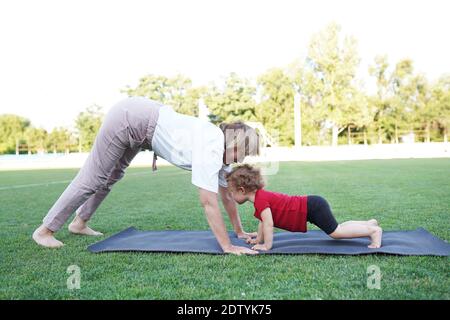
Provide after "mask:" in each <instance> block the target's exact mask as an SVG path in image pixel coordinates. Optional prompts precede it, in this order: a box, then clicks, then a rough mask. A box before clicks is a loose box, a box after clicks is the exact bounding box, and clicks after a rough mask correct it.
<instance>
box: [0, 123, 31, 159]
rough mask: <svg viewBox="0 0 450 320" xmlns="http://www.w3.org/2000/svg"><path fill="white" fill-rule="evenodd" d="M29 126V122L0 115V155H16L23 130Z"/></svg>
mask: <svg viewBox="0 0 450 320" xmlns="http://www.w3.org/2000/svg"><path fill="white" fill-rule="evenodd" d="M29 126H30V120H28V119H26V118H23V117H20V116H17V115H13V114H4V115H0V153H14V152H16V153H18V152H19V150H18V147H19V144H20V142H21V140H22V139H23V134H24V132H25V129H26V128H28V127H29Z"/></svg>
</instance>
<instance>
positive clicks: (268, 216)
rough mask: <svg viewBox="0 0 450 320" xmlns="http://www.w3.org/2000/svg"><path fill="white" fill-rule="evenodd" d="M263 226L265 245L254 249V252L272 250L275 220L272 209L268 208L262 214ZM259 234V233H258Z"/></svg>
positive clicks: (256, 246) (258, 245) (259, 245)
mask: <svg viewBox="0 0 450 320" xmlns="http://www.w3.org/2000/svg"><path fill="white" fill-rule="evenodd" d="M261 219H262V222H261V225H262V235H263V238H264V243H263V244H257V245H255V246H253V247H252V249H253V250H270V249H272V245H273V219H272V211H270V208H266V209H264V210H263V212H261ZM258 234H259V232H258Z"/></svg>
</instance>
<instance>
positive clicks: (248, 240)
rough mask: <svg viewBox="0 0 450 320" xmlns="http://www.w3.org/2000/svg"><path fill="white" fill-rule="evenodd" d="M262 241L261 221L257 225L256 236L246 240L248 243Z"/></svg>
mask: <svg viewBox="0 0 450 320" xmlns="http://www.w3.org/2000/svg"><path fill="white" fill-rule="evenodd" d="M263 241H264V234H263V223H262V222H260V223H259V225H258V234H257V236H256V238H255V239H251V238H250V239H247V241H246V242H247V243H250V244H258V243H261V242H263Z"/></svg>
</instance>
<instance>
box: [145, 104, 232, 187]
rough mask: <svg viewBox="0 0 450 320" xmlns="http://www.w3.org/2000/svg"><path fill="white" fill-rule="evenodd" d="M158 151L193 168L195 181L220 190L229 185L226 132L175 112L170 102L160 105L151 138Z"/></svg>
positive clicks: (161, 154)
mask: <svg viewBox="0 0 450 320" xmlns="http://www.w3.org/2000/svg"><path fill="white" fill-rule="evenodd" d="M152 149H153V151H154V152H155V154H156V155H157V156H159V157H161V158H163V159H165V160H167V161H169V162H170V163H172V164H173V165H175V166H177V167H179V168H182V169H185V170H191V171H192V179H191V182H192V184H193V185H195V186H197V187H200V188H202V189H206V190H208V191H211V192H215V193H217V192H218V189H219V184H220V185H221V186H222V187H227V182H226V180H225V173H226V172H230V171H231V166H229V165H228V166H227V165H224V164H223V152H224V135H223V132H222V130H220V128H218V127H216V126H215V125H213V124H212V123H210V122H207V121H204V120H201V119H199V118H196V117H192V116H187V115H183V114H180V113H177V112H175V111H174V110H173V109H172V108H171V107H169V106H163V107H161V108H160V109H159V117H158V122H157V124H156V128H155V132H154V134H153V139H152Z"/></svg>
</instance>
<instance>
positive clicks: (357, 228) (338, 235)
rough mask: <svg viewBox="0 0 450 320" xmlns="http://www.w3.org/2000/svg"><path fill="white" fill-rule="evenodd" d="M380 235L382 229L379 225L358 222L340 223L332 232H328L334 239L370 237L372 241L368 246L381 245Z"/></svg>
mask: <svg viewBox="0 0 450 320" xmlns="http://www.w3.org/2000/svg"><path fill="white" fill-rule="evenodd" d="M382 235H383V230H382V229H381V228H380V227H378V226H372V225H367V224H359V223H347V224H345V223H343V224H340V225H338V227H337V228H336V230H335V231H334V232H333V233H330V234H329V236H330V237H332V238H334V239H352V238H360V237H370V239H371V241H372V243H371V244H370V245H369V248H379V247H381V238H382Z"/></svg>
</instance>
